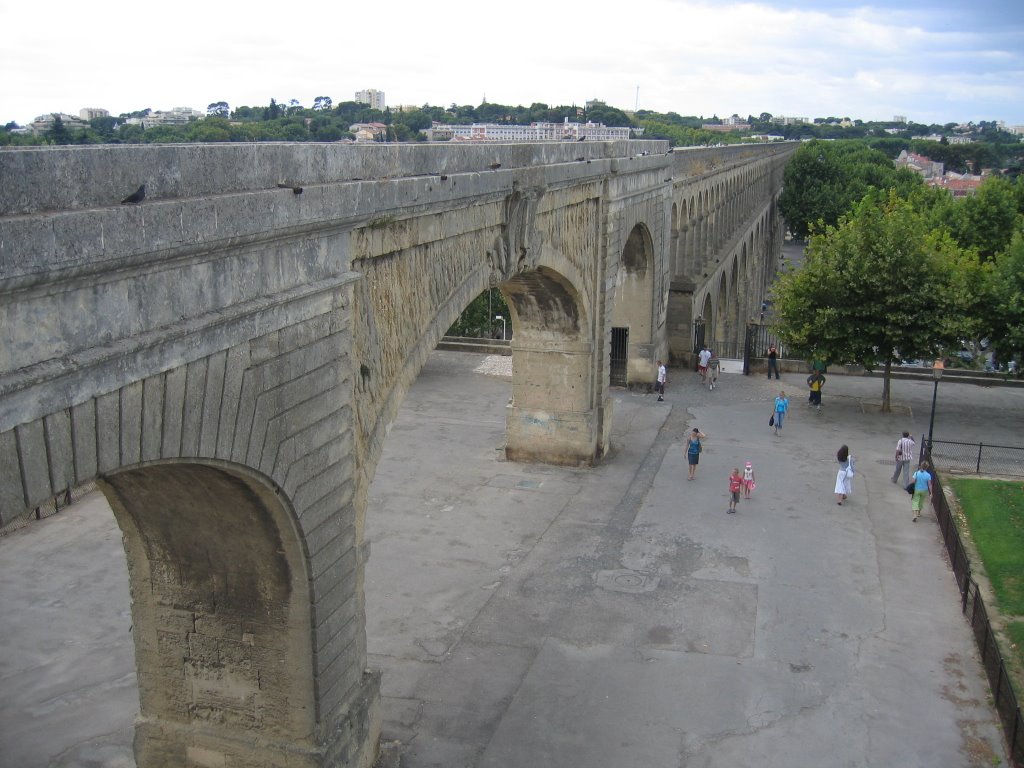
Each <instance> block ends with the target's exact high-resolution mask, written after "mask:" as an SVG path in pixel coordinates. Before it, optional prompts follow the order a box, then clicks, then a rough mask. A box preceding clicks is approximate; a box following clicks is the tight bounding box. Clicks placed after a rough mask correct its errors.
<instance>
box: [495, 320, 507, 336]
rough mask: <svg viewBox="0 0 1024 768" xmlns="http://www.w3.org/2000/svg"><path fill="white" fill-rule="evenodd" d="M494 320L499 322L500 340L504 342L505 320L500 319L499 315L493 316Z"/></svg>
mask: <svg viewBox="0 0 1024 768" xmlns="http://www.w3.org/2000/svg"><path fill="white" fill-rule="evenodd" d="M494 319H495V320H501V340H502V341H504V340H505V318H504V317H502V316H501V315H495V316H494Z"/></svg>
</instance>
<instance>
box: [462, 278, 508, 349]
mask: <svg viewBox="0 0 1024 768" xmlns="http://www.w3.org/2000/svg"><path fill="white" fill-rule="evenodd" d="M495 315H501V316H502V317H504V318H505V319H506V320H509V318H510V315H509V312H508V304H506V303H505V297H504V296H503V295H502V293H501V291H499V290H497V289H496V288H488V289H487V290H486V291H484V292H483V293H481V294H480V295H479V296H477V297H476V298H475V299H473V301H471V302H470V303H469V306H468V307H466V308H465V309H464V310H462V314H460V315H459V319H458V320H457V321H456V322H455V323H454V324H453V325H452V327H451V328H449V329H448V333H447V335H448V336H471V337H474V338H479V337H490V336H493V335H494V334H493V332H494V329H495V321H494V316H495Z"/></svg>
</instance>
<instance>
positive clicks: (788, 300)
mask: <svg viewBox="0 0 1024 768" xmlns="http://www.w3.org/2000/svg"><path fill="white" fill-rule="evenodd" d="M958 257H960V252H959V249H958V248H957V246H956V244H955V243H954V242H953V241H952V240H951V239H950V238H949V236H948V234H946V233H945V232H942V231H937V230H934V229H932V228H931V227H929V225H928V222H927V219H926V217H925V216H924V215H923V214H921V213H920V212H919V211H917V210H916V209H915V208H914V206H913V205H912V204H911V203H910V202H909V201H907V200H905V199H902V198H900V197H899V196H898V195H897V194H896V193H895V192H890V193H888V195H885V194H873V195H869V196H866V197H865V198H864V200H862V201H861V202H860V203H858V204H857V205H856V206H855V207H854V210H853V211H852V212H851V213H849V214H848V215H846V216H843V217H841V218H840V221H839V223H838V224H837V225H836V226H828V227H826V228H825V229H824V230H823V231H822V232H820V233H817V234H815V235H814V236H813V237H812V238H811V240H810V243H809V244H808V246H807V250H806V258H805V262H804V266H803V267H802V268H801V269H798V270H794V271H791V272H787V273H784V274H783V275H782V276H781V277H780V279H779V280H778V281H777V282H776V284H775V286H774V287H773V289H772V295H773V299H774V302H775V308H776V312H777V330H778V333H779V336H780V338H781V339H782V340H783V341H784V342H785V343H786V344H787V345H788V346H789V348H790V349H791V350H793V351H794V352H796V353H797V354H798V355H803V356H806V357H807V358H808V359H810V358H816V359H822V360H825V361H826V362H830V363H857V364H860V365H863V366H864V367H866V368H868V369H874V368H877V367H878V366H880V365H881V366H884V369H885V378H884V383H883V390H882V403H883V405H882V407H883V410H889V374H890V369H891V366H892V364H893V363H895V362H898V361H899V360H900V359H903V358H917V357H926V358H927V357H933V356H934V355H936V354H938V353H939V352H940V350H941V349H942V348H943V347H945V346H946V345H949V344H952V343H954V342H956V340H957V339H959V338H961V334H962V333H963V330H964V322H963V319H962V316H961V314H960V312H959V311H958V309H957V308H958V307H959V306H961V305H962V303H963V302H962V301H960V300H958V297H957V296H955V295H954V293H953V291H952V285H951V284H952V276H953V270H954V265H955V263H956V259H957V258H958Z"/></svg>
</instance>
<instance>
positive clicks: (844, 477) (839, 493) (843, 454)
mask: <svg viewBox="0 0 1024 768" xmlns="http://www.w3.org/2000/svg"><path fill="white" fill-rule="evenodd" d="M836 461H838V462H839V471H838V472H836V488H835V493H836V504H838V505H839V506H840V507H841V506H843V502H844V501H846V499H847V498H848V497H849V496H850V495H851V494H852V493H853V474H854V469H853V456H851V455H850V449H849V447H847V446H845V445H841V446H839V450H838V451H837V452H836Z"/></svg>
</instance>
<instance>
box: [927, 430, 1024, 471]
mask: <svg viewBox="0 0 1024 768" xmlns="http://www.w3.org/2000/svg"><path fill="white" fill-rule="evenodd" d="M921 446H922V453H923V452H924V451H925V450H927V442H926V440H925V439H924V437H923V436H922V439H921ZM931 462H932V465H933V466H936V467H940V468H942V469H947V470H952V471H956V472H967V473H971V474H978V475H981V474H986V475H1009V476H1012V477H1024V448H1022V447H1020V446H1013V445H989V444H987V443H961V442H957V441H955V440H932V450H931Z"/></svg>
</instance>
